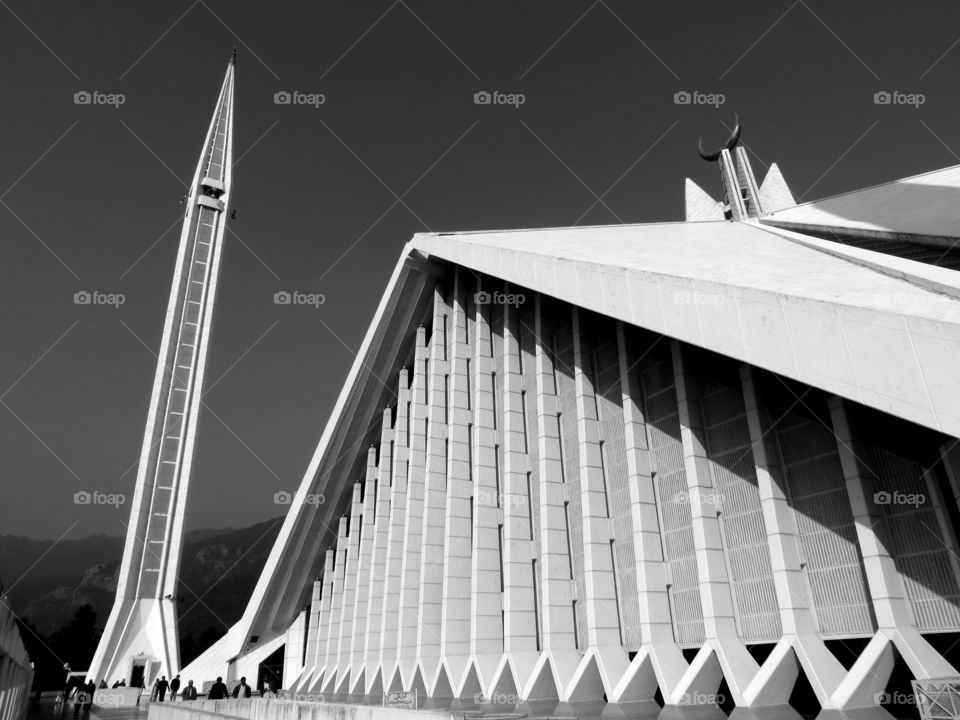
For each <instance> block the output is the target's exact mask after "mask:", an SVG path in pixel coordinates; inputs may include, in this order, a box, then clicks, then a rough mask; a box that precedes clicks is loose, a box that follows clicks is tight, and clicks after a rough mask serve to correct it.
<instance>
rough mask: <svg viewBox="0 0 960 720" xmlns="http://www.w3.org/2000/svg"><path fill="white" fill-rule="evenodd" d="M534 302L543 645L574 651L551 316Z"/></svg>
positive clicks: (567, 538)
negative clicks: (551, 346) (547, 315)
mask: <svg viewBox="0 0 960 720" xmlns="http://www.w3.org/2000/svg"><path fill="white" fill-rule="evenodd" d="M535 302H536V306H535V321H534V322H535V330H534V332H535V335H536V336H537V360H536V361H537V419H538V422H537V427H538V428H540V437H539V438H538V439H537V442H538V443H539V444H540V445H539V452H538V455H537V456H538V458H539V461H538V462H539V468H538V473H537V474H538V475H539V477H540V560H541V576H540V587H541V594H542V596H543V597H542V598H541V608H542V618H543V620H542V623H543V631H542V635H543V646H544V648H545V649H549V650H553V651H572V652H576V647H577V641H576V632H575V628H574V619H573V585H572V583H571V577H572V569H571V567H572V566H571V559H570V540H569V537H568V529H567V518H566V507H565V503H566V484H565V479H564V470H563V450H562V445H561V441H560V416H559V408H558V401H557V382H556V375H555V368H554V366H553V359H552V353H551V350H550V346H549V345H547V344H548V343H549V344H552V342H553V325H552V322H551V320H550V319H549V318H546V317H545V314H546V310H545V308H544V302H543V299H542V297H541V295H540V294H539V293H538V294H537V295H536V299H535Z"/></svg>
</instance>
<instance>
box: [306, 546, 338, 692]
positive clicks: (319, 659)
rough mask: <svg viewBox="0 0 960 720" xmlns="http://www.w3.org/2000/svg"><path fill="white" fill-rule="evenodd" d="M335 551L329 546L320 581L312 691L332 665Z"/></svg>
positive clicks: (310, 688) (310, 689)
mask: <svg viewBox="0 0 960 720" xmlns="http://www.w3.org/2000/svg"><path fill="white" fill-rule="evenodd" d="M334 562H335V552H334V550H333V548H328V549H327V552H326V553H325V556H324V561H323V576H322V577H321V578H320V582H321V583H322V585H323V590H322V592H321V594H320V618H319V620H318V622H317V656H316V660H315V661H314V666H315V670H314V673H313V679H312V680H311V681H310V685H309V687H307V688H306V689H307V690H308V691H310V692H313V691H315V690H317V689H318V688H319V687H320V680H321V679H322V677H323V675H324V674H325V672H326V669H327V668H328V667H329V666H330V611H331V610H332V609H333V575H334V573H333V567H334Z"/></svg>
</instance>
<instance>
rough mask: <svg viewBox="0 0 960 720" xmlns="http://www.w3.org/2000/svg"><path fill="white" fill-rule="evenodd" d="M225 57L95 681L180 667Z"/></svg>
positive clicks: (225, 192)
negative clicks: (181, 578)
mask: <svg viewBox="0 0 960 720" xmlns="http://www.w3.org/2000/svg"><path fill="white" fill-rule="evenodd" d="M235 60H236V53H234V56H233V57H231V59H230V64H229V65H228V67H227V74H226V76H225V77H224V79H223V86H222V87H221V89H220V97H219V98H218V99H217V106H216V109H215V110H214V113H213V120H212V121H211V122H210V129H209V130H208V131H207V138H206V140H205V141H204V144H203V151H202V152H201V154H200V162H199V164H198V165H197V170H196V172H195V173H194V175H193V181H192V183H191V185H190V191H189V195H188V197H187V201H186V203H187V210H186V215H185V217H184V221H183V230H182V232H181V234H180V249H179V251H178V253H177V263H176V266H175V267H174V270H173V287H172V288H171V290H170V301H169V303H168V305H167V316H166V319H165V320H164V325H163V339H162V341H161V344H160V354H159V357H158V360H157V371H156V375H155V379H154V381H153V393H152V395H151V397H150V409H149V411H148V414H147V428H146V432H145V434H144V439H143V450H142V451H141V454H140V467H139V470H138V471H137V486H136V490H135V491H134V494H133V503H132V507H131V509H130V524H129V525H128V527H127V540H126V544H125V545H124V549H123V561H122V564H121V565H120V578H119V581H118V583H117V596H116V599H115V600H114V604H113V610H112V611H111V612H110V617H109V619H108V620H107V625H106V628H105V629H104V632H103V637H102V638H101V639H100V645H99V647H97V652H96V654H95V655H94V657H93V662H92V663H91V665H90V670H89V672H88V677H90V678H92V679H93V680H94V681H96V682H98V683H99V681H100V680H101V679H104V680H106V681H107V682H108V683H109V684H111V685H112V684H113V682H114V681H115V680H119V679H121V678H125V679H126V681H127V684H128V685H130V684H132V683H133V682H135V681H136V680H137V679H138V678H141V677H142V680H143V684H144V685H145V686H147V687H149V685H150V683H152V682H153V680H154V678H156V677H157V676H158V675H159V674H164V675H166V676H167V678H170V677H172V675H173V674H175V673H176V672H177V671H178V670H179V669H180V645H179V641H178V637H177V607H176V602H177V579H178V573H179V566H180V555H181V551H182V549H183V521H184V513H185V510H186V501H187V487H188V485H189V482H190V469H191V464H192V461H193V448H194V442H195V440H196V436H197V415H198V413H199V410H200V402H201V401H200V398H201V389H202V387H203V373H204V366H205V364H206V358H207V348H208V346H209V343H210V327H211V325H212V323H213V303H214V297H215V296H216V291H217V276H218V274H219V269H220V257H221V252H222V250H223V232H224V224H225V222H226V209H227V203H228V199H229V196H230V175H231V165H232V162H233V83H234V65H235Z"/></svg>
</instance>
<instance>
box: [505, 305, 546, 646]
mask: <svg viewBox="0 0 960 720" xmlns="http://www.w3.org/2000/svg"><path fill="white" fill-rule="evenodd" d="M509 293H510V289H509V287H508V288H506V290H505V294H506V295H508V296H509ZM503 313H504V318H503V373H504V376H503V382H502V387H503V399H502V402H501V407H502V408H503V409H502V412H501V418H502V420H503V493H502V506H503V588H504V594H503V606H504V618H505V622H504V629H503V640H504V649H505V650H506V651H507V652H508V653H511V654H515V653H523V652H533V653H536V652H537V651H538V650H539V648H538V647H537V645H538V638H537V610H536V608H535V607H534V601H535V595H534V588H533V573H532V572H531V567H532V564H531V560H532V559H533V537H532V530H533V524H532V520H531V518H530V512H529V507H530V504H529V503H530V500H529V496H528V489H527V485H528V482H527V477H528V475H527V472H528V470H529V467H528V464H529V458H528V456H527V428H526V415H525V408H524V395H523V369H522V367H521V365H520V363H521V357H520V343H519V327H520V324H519V319H520V318H519V315H520V314H519V312H518V310H517V308H516V307H511V306H509V305H504V306H503Z"/></svg>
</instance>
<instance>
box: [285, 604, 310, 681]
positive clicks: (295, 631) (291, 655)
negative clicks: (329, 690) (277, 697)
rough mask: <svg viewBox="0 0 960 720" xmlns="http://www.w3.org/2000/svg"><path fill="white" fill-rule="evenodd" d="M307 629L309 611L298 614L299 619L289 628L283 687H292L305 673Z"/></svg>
mask: <svg viewBox="0 0 960 720" xmlns="http://www.w3.org/2000/svg"><path fill="white" fill-rule="evenodd" d="M306 629H307V610H306V608H304V609H303V610H301V611H300V612H299V613H298V614H297V619H296V620H294V621H293V623H291V625H290V627H289V628H287V639H286V642H285V643H284V652H283V686H284V687H285V688H288V687H290V686H291V685H292V684H293V683H294V682H295V681H296V679H297V678H298V677H299V675H300V673H301V672H303V643H304V640H305V639H306V638H305V635H306Z"/></svg>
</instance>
